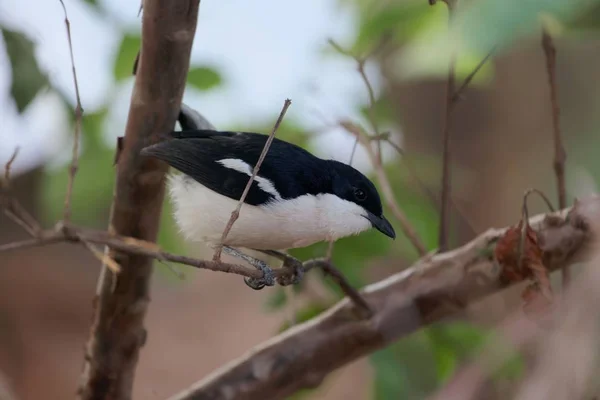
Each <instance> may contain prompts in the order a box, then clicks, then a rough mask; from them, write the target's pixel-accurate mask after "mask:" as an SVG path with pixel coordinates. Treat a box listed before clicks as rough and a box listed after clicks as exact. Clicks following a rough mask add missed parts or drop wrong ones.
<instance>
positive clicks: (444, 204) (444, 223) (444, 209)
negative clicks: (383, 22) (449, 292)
mask: <svg viewBox="0 0 600 400" xmlns="http://www.w3.org/2000/svg"><path fill="white" fill-rule="evenodd" d="M445 3H446V5H447V6H448V26H449V29H450V27H451V25H452V23H453V20H454V7H455V0H448V1H445ZM455 67H456V53H455V51H452V53H451V55H450V62H449V64H448V79H447V80H446V107H445V111H444V128H443V131H442V145H443V150H442V165H443V166H442V195H441V197H440V228H439V237H438V248H439V251H446V250H447V249H448V231H449V229H450V215H449V214H450V198H451V196H452V194H451V182H450V180H451V168H452V161H451V151H450V131H451V127H452V110H453V106H452V105H453V101H452V99H453V97H454V91H455V89H454V87H455V79H456V78H455V76H454V69H455Z"/></svg>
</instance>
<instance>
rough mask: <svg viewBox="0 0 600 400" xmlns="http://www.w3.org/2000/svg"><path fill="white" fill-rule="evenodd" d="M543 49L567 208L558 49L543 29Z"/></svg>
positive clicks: (566, 272) (566, 275)
mask: <svg viewBox="0 0 600 400" xmlns="http://www.w3.org/2000/svg"><path fill="white" fill-rule="evenodd" d="M542 48H543V49H544V55H545V57H546V72H547V74H548V86H549V88H550V106H551V108H552V131H553V139H554V173H555V174H556V186H557V190H558V208H565V207H566V206H567V188H566V183H565V162H566V160H567V153H566V151H565V146H564V145H563V141H562V136H561V132H560V107H559V105H558V89H557V85H556V47H555V46H554V41H553V40H552V36H550V33H549V32H548V31H547V30H546V28H543V31H542ZM562 274H563V284H564V285H568V284H569V282H570V281H571V271H570V268H565V269H563V272H562Z"/></svg>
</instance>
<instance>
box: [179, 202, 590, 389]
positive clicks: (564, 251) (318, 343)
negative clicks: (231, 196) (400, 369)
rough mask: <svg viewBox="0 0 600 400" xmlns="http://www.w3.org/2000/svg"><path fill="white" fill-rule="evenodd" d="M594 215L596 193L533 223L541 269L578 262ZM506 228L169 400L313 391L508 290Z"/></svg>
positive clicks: (385, 284) (380, 286)
mask: <svg viewBox="0 0 600 400" xmlns="http://www.w3.org/2000/svg"><path fill="white" fill-rule="evenodd" d="M599 217H600V197H598V196H594V197H591V198H589V199H586V200H584V201H581V202H579V203H578V204H577V205H575V206H574V208H573V209H572V210H563V211H561V212H559V213H556V214H551V215H549V216H546V215H540V216H537V217H534V218H532V219H531V220H530V223H531V226H532V228H534V229H535V230H536V231H537V232H538V235H539V239H540V240H539V242H540V245H541V247H542V248H543V249H544V254H545V255H544V264H545V265H546V266H547V267H548V268H549V269H550V270H556V269H559V268H563V267H564V266H565V265H568V264H570V263H572V262H575V261H580V260H584V259H585V258H586V257H587V256H588V254H589V253H590V252H589V251H588V249H589V247H590V245H591V244H592V240H591V239H592V238H593V237H594V236H595V234H597V232H595V229H594V227H593V225H591V224H590V221H597V220H598V218H599ZM505 230H506V229H490V230H489V231H487V232H485V233H484V234H482V235H480V236H479V237H477V238H475V239H474V240H473V241H471V242H470V243H468V244H466V245H464V246H463V247H460V248H458V249H456V250H453V251H450V252H447V253H442V254H438V255H434V256H427V257H424V258H422V259H421V260H420V261H418V262H417V263H416V264H415V265H414V266H412V267H411V268H408V269H407V270H405V271H403V272H400V273H398V274H395V275H392V276H391V277H389V278H387V279H385V280H383V281H381V282H378V283H375V284H372V285H369V286H367V287H366V288H364V289H363V290H362V293H363V297H364V298H365V300H366V301H367V303H368V304H369V306H370V308H371V310H372V311H373V316H372V317H371V318H370V319H368V320H364V319H359V318H357V317H356V315H355V314H354V312H353V311H354V310H353V308H354V307H355V306H354V304H353V303H352V302H351V301H349V300H348V299H347V298H346V299H344V300H342V301H340V302H339V303H338V304H337V305H336V306H334V307H332V308H331V309H329V310H328V311H326V312H324V313H323V314H321V315H320V316H318V317H316V318H315V319H313V320H310V321H308V322H306V323H303V324H301V325H298V326H296V327H294V328H292V329H290V330H288V331H286V332H284V333H283V334H281V335H279V336H276V337H274V338H272V339H271V340H269V341H267V342H265V343H263V344H262V345H260V346H258V347H256V348H254V349H252V350H251V351H250V352H248V353H247V354H246V355H244V356H243V357H241V358H239V359H237V360H235V361H232V362H231V363H229V364H227V365H226V366H224V367H223V368H222V369H220V370H217V371H215V372H214V373H213V374H211V375H209V376H207V377H205V378H204V379H202V380H201V381H199V382H198V383H196V384H194V385H193V386H192V387H191V388H190V389H188V390H186V391H184V392H181V393H179V394H178V395H176V396H174V397H172V398H171V400H184V399H185V400H188V399H194V400H204V399H236V400H254V399H271V400H275V399H283V398H286V397H287V396H289V395H291V394H292V393H294V392H296V391H298V390H300V389H303V388H311V387H315V386H318V385H319V384H320V383H321V381H322V380H323V379H324V378H325V377H326V376H327V374H329V373H330V372H332V371H333V370H335V369H336V368H339V367H341V366H343V365H344V364H347V363H349V362H351V361H353V360H356V359H357V358H359V357H362V356H365V355H367V354H369V353H371V352H373V351H375V350H377V349H380V348H382V347H384V346H386V345H389V344H390V343H392V342H393V341H395V340H397V339H399V338H401V337H403V336H406V335H408V334H410V333H412V332H414V331H415V330H417V329H419V328H420V327H422V326H424V325H427V324H430V323H432V322H434V321H438V320H440V319H441V318H444V317H447V316H450V315H452V314H454V313H455V312H456V311H457V310H460V309H463V308H464V307H465V306H466V305H467V304H469V303H471V302H473V301H475V300H477V299H480V298H482V297H483V296H486V295H490V294H492V293H496V292H498V291H500V290H501V289H502V288H504V287H506V286H507V285H509V283H506V282H502V281H501V280H500V268H499V267H498V265H497V264H495V263H494V261H493V260H492V257H493V246H494V243H495V242H496V241H497V240H498V239H499V238H500V237H501V235H503V234H504V232H505Z"/></svg>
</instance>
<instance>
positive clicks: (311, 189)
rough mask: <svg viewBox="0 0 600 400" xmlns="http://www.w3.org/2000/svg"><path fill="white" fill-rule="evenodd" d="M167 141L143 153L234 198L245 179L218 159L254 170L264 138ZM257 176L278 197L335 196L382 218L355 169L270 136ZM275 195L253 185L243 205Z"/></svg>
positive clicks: (186, 136) (187, 135)
mask: <svg viewBox="0 0 600 400" xmlns="http://www.w3.org/2000/svg"><path fill="white" fill-rule="evenodd" d="M171 136H172V139H170V140H166V141H164V142H161V143H158V144H155V145H152V146H149V147H146V148H145V149H144V150H143V151H142V154H144V155H149V156H153V157H156V158H158V159H161V160H163V161H165V162H166V163H168V164H169V165H171V166H172V167H173V168H176V169H177V170H179V171H181V172H183V173H184V174H186V175H188V176H190V177H191V178H193V179H194V180H196V181H197V182H199V183H201V184H202V185H204V186H206V187H208V188H209V189H211V190H213V191H215V192H217V193H219V194H221V195H223V196H227V197H229V198H231V199H234V200H238V199H239V198H240V197H241V196H242V193H243V191H244V188H245V187H246V184H247V183H248V179H249V176H248V175H247V174H244V173H242V172H239V171H236V170H234V169H231V168H227V167H225V166H223V165H222V164H220V163H219V162H218V161H219V160H223V159H237V160H241V161H243V162H245V163H246V164H248V165H249V166H250V167H251V168H254V166H255V165H256V163H257V162H258V159H259V157H260V154H261V152H262V150H263V148H264V145H265V142H266V140H267V138H268V136H267V135H263V134H258V133H251V132H221V131H213V130H184V131H180V132H172V133H171ZM258 176H260V177H264V178H266V179H268V180H269V181H270V182H271V183H272V184H273V186H274V187H275V189H276V190H277V192H278V193H279V195H280V196H281V198H282V199H284V200H285V199H293V198H296V197H299V196H302V195H306V194H311V195H318V194H323V193H331V194H335V195H337V196H338V197H340V198H342V199H345V200H348V201H352V202H354V203H357V204H359V205H361V206H362V207H363V208H365V209H366V210H368V211H370V212H371V213H373V214H374V215H377V216H381V215H382V207H381V200H380V198H379V194H378V193H377V190H376V188H375V186H374V185H373V183H372V182H371V181H370V180H369V179H368V178H367V177H365V176H364V175H363V174H361V173H360V172H359V171H357V170H356V169H354V168H352V167H351V166H349V165H346V164H343V163H340V162H338V161H334V160H323V159H320V158H318V157H315V156H314V155H312V154H311V153H309V152H308V151H306V150H304V149H302V148H301V147H299V146H296V145H294V144H291V143H288V142H285V141H283V140H280V139H277V138H275V139H274V140H273V142H272V143H271V147H270V149H269V151H268V153H267V155H266V157H265V159H264V161H263V163H262V165H261V167H260V170H259V173H258ZM275 199H276V197H275V196H274V195H273V194H271V193H268V192H267V191H264V190H262V189H261V188H260V187H259V185H258V183H257V182H256V181H254V182H253V183H252V186H251V189H250V191H249V193H248V195H247V197H246V199H245V203H247V204H251V205H261V204H265V203H268V202H270V201H274V200H275Z"/></svg>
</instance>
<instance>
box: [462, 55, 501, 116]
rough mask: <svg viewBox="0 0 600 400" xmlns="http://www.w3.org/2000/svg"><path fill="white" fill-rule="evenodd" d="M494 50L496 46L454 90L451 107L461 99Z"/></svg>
mask: <svg viewBox="0 0 600 400" xmlns="http://www.w3.org/2000/svg"><path fill="white" fill-rule="evenodd" d="M495 50H496V46H494V47H493V48H492V49H491V50H490V52H489V53H487V55H486V56H485V57H484V58H483V59H482V60H481V61H480V62H479V64H477V66H476V67H475V68H474V69H473V71H471V72H470V73H469V75H467V77H466V78H465V80H464V81H463V83H462V85H460V87H459V88H458V89H457V90H456V92H454V95H453V96H452V105H453V106H454V105H456V103H458V101H459V100H461V99H462V94H463V92H464V91H465V89H466V88H467V87H468V86H469V84H470V83H471V81H472V80H473V78H474V77H475V75H477V73H478V72H479V70H481V68H482V67H483V66H484V65H485V63H486V62H487V61H488V60H489V59H490V57H491V56H492V55H493V54H494V51H495Z"/></svg>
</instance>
